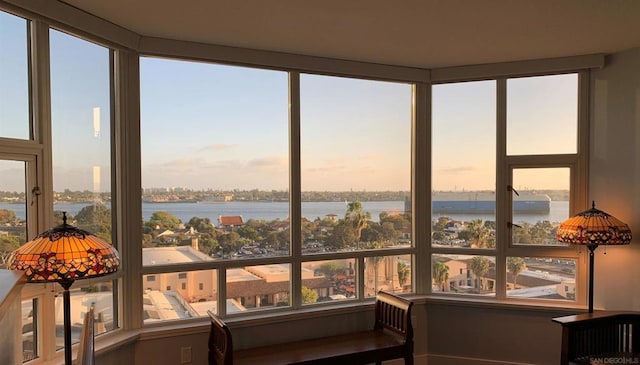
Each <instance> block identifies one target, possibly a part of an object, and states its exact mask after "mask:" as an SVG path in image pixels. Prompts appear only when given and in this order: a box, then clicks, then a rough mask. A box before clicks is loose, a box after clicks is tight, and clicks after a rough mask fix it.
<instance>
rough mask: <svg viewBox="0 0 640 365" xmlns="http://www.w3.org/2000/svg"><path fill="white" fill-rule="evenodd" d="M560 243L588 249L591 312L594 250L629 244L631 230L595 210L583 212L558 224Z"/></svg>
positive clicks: (590, 304)
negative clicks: (604, 246) (599, 247)
mask: <svg viewBox="0 0 640 365" xmlns="http://www.w3.org/2000/svg"><path fill="white" fill-rule="evenodd" d="M557 239H558V241H560V242H563V243H568V244H571V245H584V246H587V248H588V249H589V313H592V312H593V266H594V262H593V261H594V253H593V252H594V250H595V249H596V248H598V246H603V245H627V244H629V243H630V242H631V229H629V226H628V225H626V224H625V223H623V222H621V221H620V220H619V219H617V218H616V217H614V216H612V215H610V214H608V213H605V212H603V211H601V210H599V209H596V203H595V202H593V203H592V205H591V209H588V210H585V211H583V212H580V213H578V214H576V215H575V216H573V217H571V218H569V219H567V220H566V221H564V222H562V224H560V227H558V232H557Z"/></svg>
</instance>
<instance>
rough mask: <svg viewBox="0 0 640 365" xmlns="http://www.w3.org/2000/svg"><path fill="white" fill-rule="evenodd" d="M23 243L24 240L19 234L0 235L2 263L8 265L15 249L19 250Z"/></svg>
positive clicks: (0, 257) (0, 260)
mask: <svg viewBox="0 0 640 365" xmlns="http://www.w3.org/2000/svg"><path fill="white" fill-rule="evenodd" d="M23 244H24V240H23V239H20V238H19V237H17V236H11V235H6V236H0V263H2V264H3V265H8V264H9V259H10V258H11V254H12V253H13V251H15V250H17V249H18V247H20V246H22V245H23ZM5 267H6V266H5Z"/></svg>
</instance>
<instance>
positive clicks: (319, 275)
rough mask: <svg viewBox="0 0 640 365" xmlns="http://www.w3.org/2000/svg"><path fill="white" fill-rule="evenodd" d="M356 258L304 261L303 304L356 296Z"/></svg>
mask: <svg viewBox="0 0 640 365" xmlns="http://www.w3.org/2000/svg"><path fill="white" fill-rule="evenodd" d="M355 267H356V260H355V259H344V260H325V261H309V262H304V263H302V304H312V303H320V302H329V301H337V300H347V299H355V298H356V294H357V293H356V269H355Z"/></svg>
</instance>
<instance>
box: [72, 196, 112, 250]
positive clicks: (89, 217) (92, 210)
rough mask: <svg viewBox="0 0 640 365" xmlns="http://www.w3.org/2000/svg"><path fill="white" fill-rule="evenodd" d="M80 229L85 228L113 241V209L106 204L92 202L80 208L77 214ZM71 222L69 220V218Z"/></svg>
mask: <svg viewBox="0 0 640 365" xmlns="http://www.w3.org/2000/svg"><path fill="white" fill-rule="evenodd" d="M75 221H76V224H77V226H78V228H80V229H84V230H86V231H88V232H90V233H93V234H95V235H96V236H98V237H100V238H102V239H103V240H105V241H107V242H109V243H111V209H109V208H107V207H106V206H105V205H104V204H92V205H87V206H86V207H84V208H82V209H80V211H79V212H78V214H76V216H75ZM67 223H69V220H67Z"/></svg>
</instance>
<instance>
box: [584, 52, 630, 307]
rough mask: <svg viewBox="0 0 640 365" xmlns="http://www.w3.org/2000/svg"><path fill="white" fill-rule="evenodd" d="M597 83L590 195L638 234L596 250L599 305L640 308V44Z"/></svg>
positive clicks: (611, 61)
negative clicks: (624, 243)
mask: <svg viewBox="0 0 640 365" xmlns="http://www.w3.org/2000/svg"><path fill="white" fill-rule="evenodd" d="M591 86H592V90H591V95H592V124H591V150H590V162H591V163H590V181H589V184H590V187H589V190H590V193H591V194H590V195H591V196H590V199H592V200H595V201H596V204H597V207H598V208H599V209H601V210H604V211H605V212H607V213H609V214H612V215H613V216H615V217H617V218H618V219H620V220H621V221H623V222H625V223H627V224H628V225H629V227H630V228H631V231H632V232H633V235H634V238H633V241H632V242H631V245H628V246H620V247H612V248H607V249H606V250H605V249H604V248H603V247H600V248H598V249H597V250H596V255H595V262H596V265H595V273H594V275H595V278H594V307H595V308H596V309H598V308H600V309H608V310H636V311H640V290H638V289H639V288H640V264H639V263H640V48H636V49H633V50H629V51H626V52H621V53H617V54H614V55H612V56H610V57H607V60H606V66H605V68H603V69H602V70H596V71H594V72H593V73H592V85H591ZM605 251H606V255H605V254H604V253H605Z"/></svg>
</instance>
